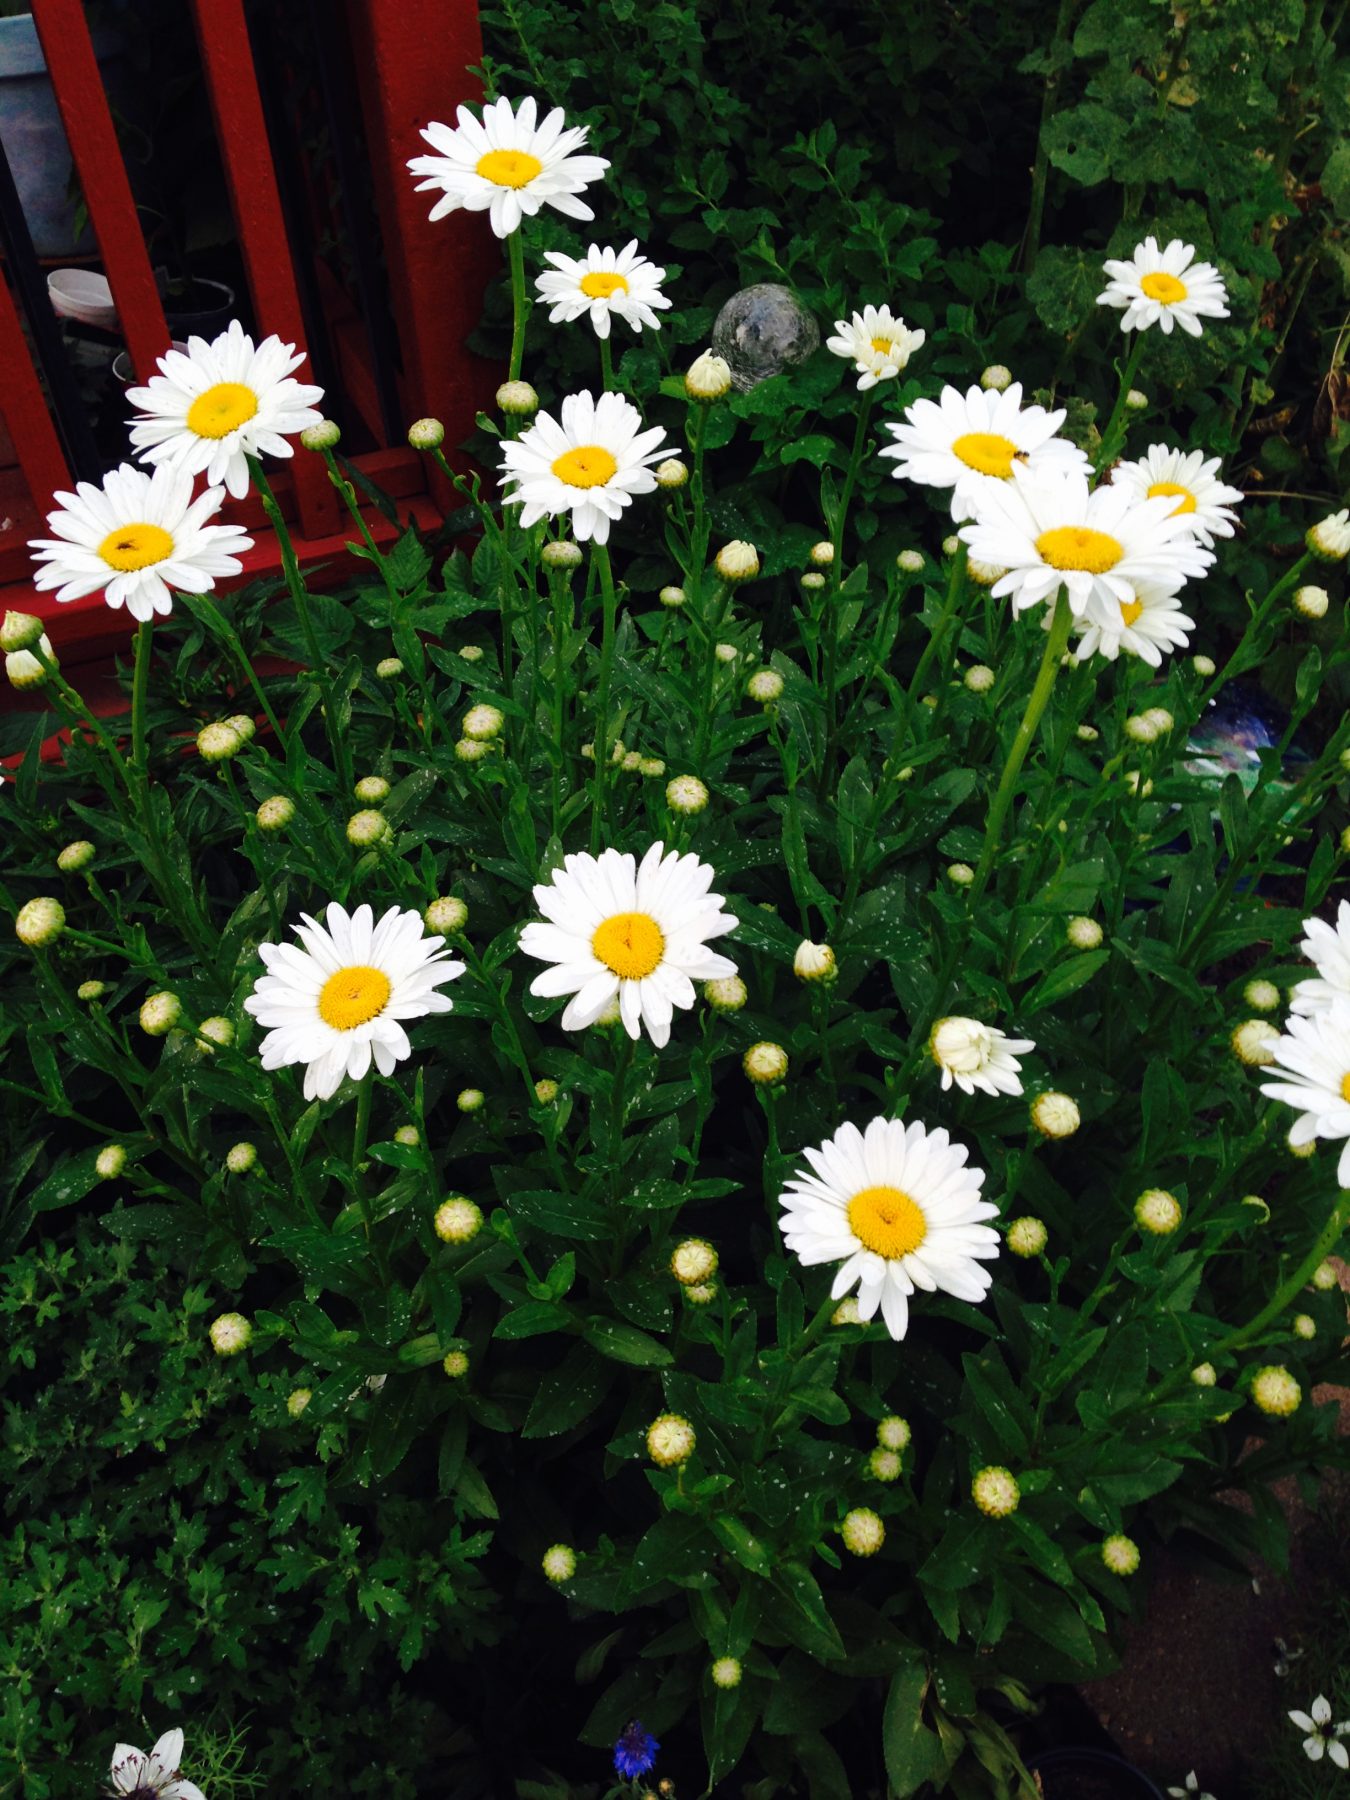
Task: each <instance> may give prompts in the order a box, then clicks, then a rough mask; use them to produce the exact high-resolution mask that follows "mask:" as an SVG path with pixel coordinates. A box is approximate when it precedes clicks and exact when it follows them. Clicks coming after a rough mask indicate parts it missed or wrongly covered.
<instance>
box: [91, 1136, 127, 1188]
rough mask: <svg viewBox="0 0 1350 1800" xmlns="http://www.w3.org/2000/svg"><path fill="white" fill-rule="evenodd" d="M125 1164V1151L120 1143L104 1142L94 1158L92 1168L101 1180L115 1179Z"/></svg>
mask: <svg viewBox="0 0 1350 1800" xmlns="http://www.w3.org/2000/svg"><path fill="white" fill-rule="evenodd" d="M126 1166H127V1153H126V1151H125V1150H124V1149H123V1148H122V1146H121V1145H120V1144H105V1145H104V1146H103V1148H102V1149H101V1150H100V1151H99V1153H98V1155H97V1156H96V1157H95V1158H94V1169H95V1172H96V1173H97V1175H98V1177H99V1179H100V1180H101V1181H116V1179H117V1177H118V1176H119V1175H120V1174H121V1173H122V1171H123V1169H125V1168H126Z"/></svg>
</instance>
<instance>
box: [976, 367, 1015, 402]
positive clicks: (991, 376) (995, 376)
mask: <svg viewBox="0 0 1350 1800" xmlns="http://www.w3.org/2000/svg"><path fill="white" fill-rule="evenodd" d="M980 386H981V387H982V388H983V389H984V390H985V392H986V393H988V394H1001V393H1002V392H1003V390H1004V388H1009V387H1011V386H1012V370H1011V369H1006V368H1004V366H1003V364H1002V363H990V365H989V367H988V368H987V369H986V370H985V371H984V373H983V374H982V375H981V376H980Z"/></svg>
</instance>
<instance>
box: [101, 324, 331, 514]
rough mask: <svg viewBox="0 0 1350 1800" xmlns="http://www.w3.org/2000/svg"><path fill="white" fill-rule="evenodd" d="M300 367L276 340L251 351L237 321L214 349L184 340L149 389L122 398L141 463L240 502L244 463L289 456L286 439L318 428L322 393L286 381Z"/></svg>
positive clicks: (295, 354) (296, 355)
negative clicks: (196, 478) (220, 489)
mask: <svg viewBox="0 0 1350 1800" xmlns="http://www.w3.org/2000/svg"><path fill="white" fill-rule="evenodd" d="M304 360H305V353H304V351H303V350H297V349H296V347H295V345H294V344H283V343H282V341H281V339H280V338H279V337H267V338H264V339H263V340H262V342H261V343H260V344H258V345H256V346H255V345H254V342H253V339H252V338H251V337H250V336H249V335H248V333H247V332H246V331H245V330H244V328H243V326H242V325H241V324H240V323H239V321H238V319H231V321H230V324H229V328H228V329H227V330H225V331H222V332H221V334H220V336H219V337H218V338H216V339H215V341H214V342H213V343H210V344H208V343H207V341H206V339H205V338H199V337H191V338H189V339H188V347H187V350H186V351H182V350H170V351H169V352H168V353H167V354H166V355H164V356H161V357H160V359H159V368H160V373H159V374H158V375H152V376H151V377H150V380H149V383H148V385H147V386H145V387H135V388H128V390H127V399H128V400H130V402H131V404H132V405H133V406H139V407H140V409H141V411H140V415H139V416H138V417H137V418H135V419H133V420H132V424H131V442H132V444H133V446H134V447H135V449H136V450H137V451H138V452H139V454H140V460H141V461H142V462H148V463H168V464H169V465H170V467H171V468H174V469H178V470H181V471H183V472H184V473H185V474H188V475H203V474H204V475H205V476H206V479H207V480H208V481H209V482H211V483H212V485H213V486H214V485H215V484H216V483H223V484H224V486H225V488H226V490H227V492H229V493H230V494H232V495H233V497H234V498H235V499H236V500H242V499H243V497H244V495H245V494H246V493H247V492H248V463H247V462H246V461H245V458H246V457H249V456H291V455H293V454H294V452H293V450H292V449H291V446H290V444H289V443H288V442H287V441H286V440H287V438H288V437H295V436H296V435H297V434H298V433H300V432H302V431H304V430H305V429H306V427H308V426H310V425H318V424H320V423H321V422H322V420H323V414H322V413H320V412H316V411H315V406H316V403H317V402H318V401H320V400H322V399H323V389H322V388H321V387H311V386H309V385H308V384H306V383H305V382H300V381H292V380H291V374H292V371H293V370H295V369H298V368H299V367H300V365H301V363H302V362H304Z"/></svg>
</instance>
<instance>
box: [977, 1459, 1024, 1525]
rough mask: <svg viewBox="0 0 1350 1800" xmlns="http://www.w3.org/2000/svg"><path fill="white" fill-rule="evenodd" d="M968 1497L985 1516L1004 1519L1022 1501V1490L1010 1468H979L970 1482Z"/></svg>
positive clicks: (1015, 1509)
mask: <svg viewBox="0 0 1350 1800" xmlns="http://www.w3.org/2000/svg"><path fill="white" fill-rule="evenodd" d="M970 1497H971V1499H972V1500H973V1501H974V1502H975V1504H976V1506H978V1507H979V1509H980V1511H981V1512H982V1513H984V1515H985V1516H986V1518H990V1519H1006V1518H1007V1517H1008V1516H1009V1515H1010V1514H1011V1513H1015V1512H1016V1511H1017V1509H1018V1507H1019V1506H1020V1505H1021V1503H1022V1490H1021V1488H1020V1487H1019V1486H1018V1485H1017V1480H1016V1477H1015V1476H1014V1475H1013V1473H1012V1470H1011V1469H1004V1468H1001V1467H999V1466H997V1465H994V1466H991V1467H989V1468H985V1469H980V1470H979V1471H978V1472H977V1474H976V1476H975V1478H974V1480H973V1481H972V1482H971V1484H970Z"/></svg>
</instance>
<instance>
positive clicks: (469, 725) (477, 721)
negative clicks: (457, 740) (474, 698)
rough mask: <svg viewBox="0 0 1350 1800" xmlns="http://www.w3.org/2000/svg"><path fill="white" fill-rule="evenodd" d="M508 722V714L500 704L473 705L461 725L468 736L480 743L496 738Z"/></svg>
mask: <svg viewBox="0 0 1350 1800" xmlns="http://www.w3.org/2000/svg"><path fill="white" fill-rule="evenodd" d="M505 723H506V715H505V713H503V712H502V710H501V708H500V707H498V706H488V705H486V704H483V705H481V706H471V707H470V708H469V710H468V712H466V713H465V715H464V723H463V725H462V726H461V728H460V729H461V730H462V731H463V733H464V735H465V737H466V738H473V739H475V740H476V741H477V742H479V743H486V742H488V741H489V740H490V739H492V738H495V737H496V736H497V735H498V734H499V733H500V731H501V728H502V726H503V725H505Z"/></svg>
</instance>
